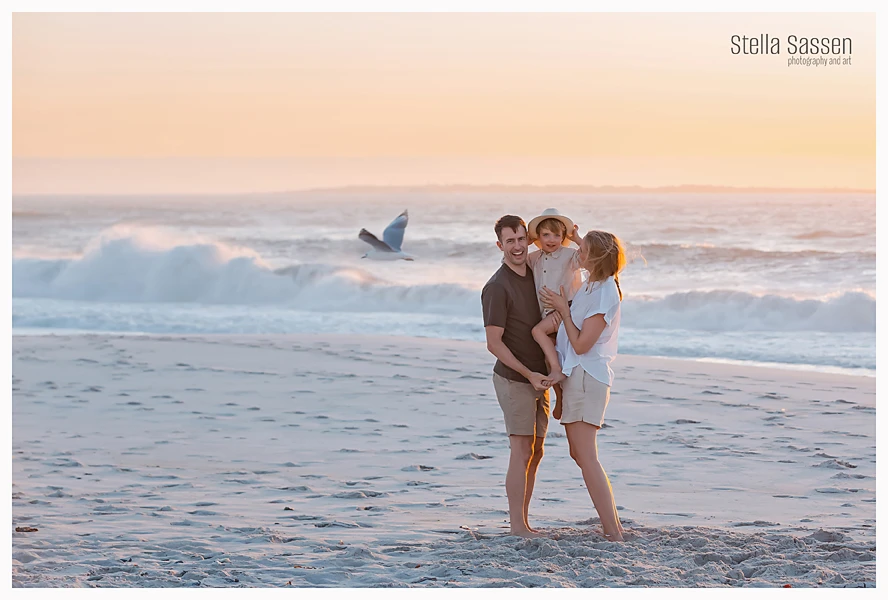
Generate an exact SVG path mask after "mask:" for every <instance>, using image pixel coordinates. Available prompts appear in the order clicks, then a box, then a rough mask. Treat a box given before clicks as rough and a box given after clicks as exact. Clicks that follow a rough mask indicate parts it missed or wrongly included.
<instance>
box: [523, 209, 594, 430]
mask: <svg viewBox="0 0 888 600" xmlns="http://www.w3.org/2000/svg"><path fill="white" fill-rule="evenodd" d="M577 229H578V227H577V226H576V225H575V224H574V223H573V221H571V220H570V219H569V218H567V217H565V216H564V215H562V214H561V213H559V212H558V211H557V210H556V209H554V208H547V209H546V210H544V211H543V214H541V215H540V216H538V217H536V218H534V219H532V220H531V221H530V223H529V224H528V226H527V236H528V239H529V240H530V241H532V242H533V243H534V244H536V246H537V247H538V248H539V250H536V251H534V252H531V253H530V254H528V255H527V264H528V265H530V268H531V270H532V271H533V280H534V283H535V284H536V289H537V298H538V299H539V303H540V315H541V316H542V318H543V319H542V321H540V322H539V323H538V324H537V325H536V327H534V328H533V339H535V340H536V342H537V344H539V345H540V347H541V348H542V349H543V353H544V354H545V355H546V363H547V365H548V368H549V377H550V378H552V379H554V380H556V381H555V383H554V385H553V387H554V388H555V408H554V409H553V411H552V416H553V417H555V418H556V419H560V418H561V384H560V383H559V382H560V381H561V379H563V377H559V374H560V372H561V367H560V365H559V362H558V355H557V354H556V352H555V341H554V340H550V339H549V336H550V335H551V336H554V334H555V333H556V332H557V331H558V326H559V324H560V323H561V319H560V318H559V316H558V314H557V313H555V312H554V311H553V310H552V309H548V308H546V307H545V306H543V301H542V298H540V297H539V293H540V290H542V289H543V288H544V287H548V288H549V289H550V290H558V289H560V288H561V287H564V292H565V294H566V297H567V300H568V301H570V300H571V299H572V298H573V296H574V294H575V293H576V291H577V290H578V289H579V288H580V286H581V285H582V283H583V279H582V275H581V272H580V264H579V260H578V256H579V255H578V253H577V250H576V248H571V247H570V242H574V243H575V244H576V245H577V247H579V245H580V243H581V242H582V239H581V238H580V237H579V236H578V235H577ZM568 234H569V236H568Z"/></svg>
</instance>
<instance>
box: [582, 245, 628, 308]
mask: <svg viewBox="0 0 888 600" xmlns="http://www.w3.org/2000/svg"><path fill="white" fill-rule="evenodd" d="M580 266H581V267H583V268H584V269H586V270H587V271H588V272H589V282H590V283H591V282H594V281H604V280H605V279H607V278H608V277H610V276H612V275H613V278H614V282H615V283H616V284H617V292H619V294H620V300H622V299H623V290H621V289H620V271H622V270H623V268H624V267H625V266H626V250H625V249H624V248H623V242H621V241H620V238H618V237H617V236H615V235H614V234H612V233H608V232H607V231H595V230H593V231H590V232H588V233H587V234H586V235H585V236H584V237H583V245H582V247H581V248H580Z"/></svg>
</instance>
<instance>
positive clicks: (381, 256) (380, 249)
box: [358, 210, 413, 260]
mask: <svg viewBox="0 0 888 600" xmlns="http://www.w3.org/2000/svg"><path fill="white" fill-rule="evenodd" d="M405 229H407V211H406V210H405V211H404V212H402V213H401V214H400V215H398V216H397V217H396V218H395V220H394V221H392V222H391V223H389V226H388V227H386V228H385V231H383V232H382V240H381V241H380V239H379V238H378V237H376V236H375V235H373V234H372V233H370V232H369V231H367V230H366V229H362V230H361V233H359V234H358V239H361V240H364V241H365V242H367V243H368V244H370V245H371V246H373V249H372V250H370V251H369V252H368V253H367V254H365V255H364V256H362V257H361V258H370V259H372V260H398V259H403V260H413V257H412V256H410V255H409V254H405V253H403V252H401V244H402V243H403V242H404V230H405Z"/></svg>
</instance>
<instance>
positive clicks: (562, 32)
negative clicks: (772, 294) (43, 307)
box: [12, 13, 876, 193]
mask: <svg viewBox="0 0 888 600" xmlns="http://www.w3.org/2000/svg"><path fill="white" fill-rule="evenodd" d="M764 33H767V34H769V35H770V36H771V37H775V36H776V37H778V38H780V39H781V42H782V43H783V44H782V48H781V54H779V55H735V54H732V53H731V36H732V35H747V36H756V37H757V36H759V35H760V34H764ZM790 35H796V36H799V37H810V36H816V37H823V36H829V37H850V38H851V39H852V43H853V50H852V55H851V64H845V65H825V66H799V65H794V66H793V65H787V59H788V58H789V54H788V48H787V45H786V39H787V38H788V36H790ZM12 44H13V45H12V58H13V60H12V97H13V190H14V192H15V193H48V192H59V193H63V192H90V191H92V192H98V191H101V192H118V193H125V192H132V193H139V192H145V191H150V192H160V191H170V192H174V191H183V192H195V191H225V190H230V191H249V190H255V191H262V190H271V189H294V188H299V187H315V186H328V185H347V184H362V183H364V184H392V185H398V184H420V183H481V184H489V183H504V184H515V183H529V184H562V183H571V184H576V183H585V184H591V185H644V186H656V185H676V184H681V183H697V184H723V185H735V186H783V187H850V188H867V189H872V188H874V187H875V148H876V141H875V117H876V112H875V18H874V16H872V15H866V14H820V15H813V14H705V15H704V14H680V13H675V14H629V13H626V14H608V13H598V14H596V13H586V14H308V13H305V14H298V13H288V14H261V13H256V14H237V13H232V14H199V13H198V14H172V13H170V14H162V13H158V14H146V13H141V14H136V13H131V14H126V13H121V14H88V13H84V14H73V13H72V14H53V13H43V14H36V13H35V14H21V13H17V14H14V15H13V17H12ZM266 159H269V160H266ZM213 160H216V162H215V163H213ZM186 164H191V165H198V164H199V165H202V166H200V167H199V168H198V167H196V170H191V171H189V170H188V169H185V168H184V167H183V166H182V165H186ZM213 164H216V165H217V167H212V166H211V165H213ZM114 165H116V166H114ZM177 165H178V166H177ZM219 165H226V166H225V167H224V168H222V167H220V166H219ZM275 165H277V166H275ZM220 168H221V169H222V170H224V171H225V174H224V176H223V177H221V178H220V177H219V175H218V171H219V170H220ZM183 170H184V171H187V172H188V173H190V175H189V176H188V177H183V176H182V175H183V173H182V172H183ZM111 171H114V172H113V173H111ZM214 173H216V175H214Z"/></svg>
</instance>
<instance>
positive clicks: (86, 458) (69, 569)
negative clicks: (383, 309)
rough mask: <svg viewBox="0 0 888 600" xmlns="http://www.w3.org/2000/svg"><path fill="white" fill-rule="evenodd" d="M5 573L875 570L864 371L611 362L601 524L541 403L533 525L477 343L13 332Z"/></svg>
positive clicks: (391, 579)
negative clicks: (523, 514)
mask: <svg viewBox="0 0 888 600" xmlns="http://www.w3.org/2000/svg"><path fill="white" fill-rule="evenodd" d="M12 350H13V357H12V358H13V362H12V372H13V381H12V400H13V406H12V415H13V440H12V442H13V447H12V450H13V455H12V456H13V460H12V491H13V503H12V518H13V526H14V527H15V528H23V529H27V528H34V529H36V531H21V532H16V533H13V548H12V559H13V560H12V582H13V585H14V586H65V587H71V586H84V587H113V586H138V587H150V586H194V587H196V586H234V587H237V586H240V587H243V586H262V587H286V586H351V587H363V586H373V587H378V586H382V587H386V586H392V587H403V586H428V587H478V586H517V587H534V586H547V587H573V586H768V587H772V586H774V587H781V586H785V585H791V586H793V587H817V586H823V587H829V586H834V587H872V586H874V585H875V543H876V537H875V529H876V526H875V525H876V524H875V518H876V504H875V500H876V498H875V474H876V470H875V469H876V452H875V443H876V440H875V435H876V420H875V402H876V396H875V378H873V377H863V376H861V377H856V376H850V375H839V374H826V373H818V372H807V371H790V370H778V369H768V368H758V367H749V366H743V365H728V364H716V363H704V362H694V361H679V360H669V359H658V358H647V357H639V356H626V355H623V356H620V357H619V358H618V359H617V362H616V363H615V365H614V368H615V371H616V374H617V375H616V382H615V385H614V388H613V391H612V399H611V404H610V406H609V408H608V411H607V416H606V428H605V429H604V430H603V431H602V432H601V435H600V441H599V449H600V453H601V457H602V462H603V464H604V466H605V468H606V469H607V471H608V474H609V475H610V478H611V481H612V483H613V487H614V495H615V498H616V502H617V505H618V507H619V510H620V515H621V517H622V518H623V519H624V526H625V528H626V530H627V532H628V533H629V536H628V537H629V541H627V542H626V543H624V544H618V543H611V542H607V541H605V539H604V538H603V537H602V536H601V535H600V528H599V526H598V525H597V518H593V517H595V511H594V509H593V507H592V504H591V502H590V500H589V497H588V495H587V493H586V490H585V487H584V485H583V482H582V479H581V477H580V472H579V469H578V468H577V467H576V465H575V464H574V463H573V461H572V460H571V459H570V457H569V455H568V448H567V440H566V438H565V437H564V433H563V428H562V427H561V426H560V425H559V424H557V423H555V422H553V423H552V424H551V426H550V434H549V438H548V440H547V442H546V450H547V452H546V455H545V458H544V459H543V462H542V465H541V468H540V478H539V480H538V482H537V486H536V491H535V494H534V500H533V503H532V504H531V507H530V515H531V524H532V525H534V526H535V527H538V528H540V529H542V530H544V531H545V532H546V535H547V537H545V538H541V539H535V540H523V539H519V538H515V537H511V536H507V535H505V532H506V531H508V523H507V521H506V519H507V516H508V514H507V510H506V508H507V506H506V498H505V490H504V487H503V478H504V475H505V470H506V462H507V459H508V439H507V437H506V435H505V433H504V427H503V423H502V415H501V412H500V409H499V407H498V405H497V402H496V399H495V397H494V393H493V386H492V383H491V381H490V373H491V367H492V364H493V362H494V359H493V357H492V356H490V355H489V354H488V353H487V351H486V349H485V347H484V345H483V344H480V343H477V342H470V341H465V342H461V341H449V340H434V339H420V338H406V337H370V336H367V337H362V336H346V335H314V336H311V335H274V336H256V335H251V336H245V335H238V336H235V335H220V336H214V335H206V336H195V335H191V336H175V335H155V336H122V335H72V336H56V335H42V336H15V337H13V341H12Z"/></svg>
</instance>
